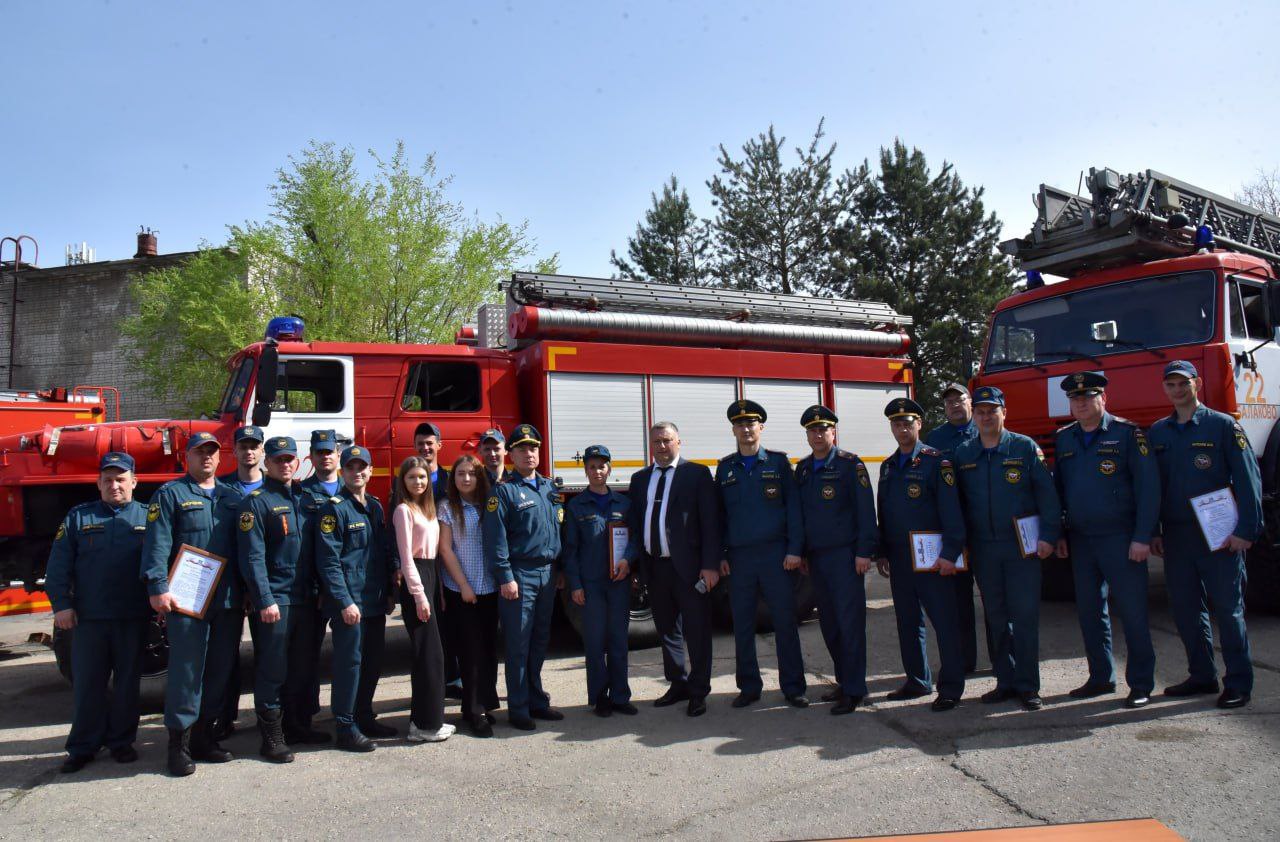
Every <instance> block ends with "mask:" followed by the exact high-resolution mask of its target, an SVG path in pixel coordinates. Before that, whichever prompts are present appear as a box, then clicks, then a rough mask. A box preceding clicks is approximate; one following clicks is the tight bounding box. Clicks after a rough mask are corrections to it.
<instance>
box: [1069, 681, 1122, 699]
mask: <svg viewBox="0 0 1280 842" xmlns="http://www.w3.org/2000/svg"><path fill="white" fill-rule="evenodd" d="M1114 692H1116V683H1115V682H1114V681H1108V682H1107V683H1106V684H1094V683H1093V682H1092V681H1086V682H1085V683H1084V684H1081V685H1080V686H1079V687H1077V688H1076V689H1074V690H1072V691H1071V692H1069V693H1067V695H1068V696H1070V697H1071V698H1073V699H1092V698H1094V697H1096V696H1105V695H1107V694H1108V693H1114Z"/></svg>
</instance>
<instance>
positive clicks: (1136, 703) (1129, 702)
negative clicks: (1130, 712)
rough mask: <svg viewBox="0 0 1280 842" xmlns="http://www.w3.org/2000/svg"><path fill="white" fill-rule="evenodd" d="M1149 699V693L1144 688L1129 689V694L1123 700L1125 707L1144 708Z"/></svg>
mask: <svg viewBox="0 0 1280 842" xmlns="http://www.w3.org/2000/svg"><path fill="white" fill-rule="evenodd" d="M1150 701H1151V694H1150V693H1148V692H1147V691H1146V690H1130V691H1129V696H1128V697H1127V698H1126V699H1125V700H1124V706H1125V707H1127V708H1144V707H1146V706H1147V704H1148V703H1149V702H1150Z"/></svg>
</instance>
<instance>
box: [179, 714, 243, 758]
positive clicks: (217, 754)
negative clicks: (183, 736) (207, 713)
mask: <svg viewBox="0 0 1280 842" xmlns="http://www.w3.org/2000/svg"><path fill="white" fill-rule="evenodd" d="M214 730H215V725H214V722H213V720H209V719H202V720H200V721H199V722H197V723H196V724H195V726H194V727H193V728H192V729H191V743H190V745H191V759H192V760H199V761H200V762H201V763H227V762H229V761H231V760H234V759H235V755H233V754H232V753H231V752H229V751H227V750H226V749H225V748H223V747H222V746H220V745H218V741H217V739H216V738H214V736H213V732H214Z"/></svg>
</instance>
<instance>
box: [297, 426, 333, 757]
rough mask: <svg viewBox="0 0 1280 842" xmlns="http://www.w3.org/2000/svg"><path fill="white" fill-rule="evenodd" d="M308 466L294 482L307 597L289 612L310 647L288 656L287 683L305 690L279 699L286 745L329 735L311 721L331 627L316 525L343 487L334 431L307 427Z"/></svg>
mask: <svg viewBox="0 0 1280 842" xmlns="http://www.w3.org/2000/svg"><path fill="white" fill-rule="evenodd" d="M311 467H312V469H313V473H312V474H311V476H309V477H307V478H306V479H304V480H303V481H302V482H300V483H298V488H299V490H300V491H301V492H302V498H301V500H300V501H299V503H298V518H299V527H298V529H299V531H300V532H301V534H302V547H301V549H300V550H299V555H298V570H299V572H300V574H301V575H303V576H305V578H306V588H307V592H308V593H309V594H310V596H309V597H308V600H307V601H306V602H305V603H300V604H295V605H294V606H293V608H292V611H293V613H294V614H297V615H299V619H298V623H299V625H300V626H307V627H309V628H310V629H311V645H310V648H309V649H308V650H307V651H306V653H305V654H299V655H298V656H297V657H290V658H289V666H288V677H287V678H286V679H285V686H286V687H289V688H292V687H299V688H304V689H303V690H302V692H303V696H302V698H300V699H298V700H297V702H296V704H291V703H290V701H289V700H288V699H287V698H285V699H284V700H283V702H284V705H283V712H284V739H285V742H286V743H288V744H289V745H302V744H321V743H327V742H329V740H330V739H331V737H330V735H329V734H328V733H327V732H325V731H321V730H319V729H318V728H312V727H311V720H312V718H313V717H314V716H315V715H316V714H317V713H319V712H320V650H321V649H322V648H323V646H324V635H325V630H326V629H327V628H328V627H329V618H328V617H327V616H325V613H324V611H323V610H322V609H321V601H322V600H321V596H320V581H319V578H318V576H317V574H316V526H317V525H318V524H319V523H320V513H321V509H323V508H324V505H325V503H327V502H329V498H330V497H333V496H335V495H337V493H338V491H339V490H341V488H342V477H341V475H340V474H339V473H338V471H339V468H338V434H337V432H336V431H334V430H312V431H311ZM301 584H302V582H301V581H300V582H299V585H301ZM304 613H305V614H306V615H308V616H307V617H305V618H304V617H302V616H301V615H302V614H304Z"/></svg>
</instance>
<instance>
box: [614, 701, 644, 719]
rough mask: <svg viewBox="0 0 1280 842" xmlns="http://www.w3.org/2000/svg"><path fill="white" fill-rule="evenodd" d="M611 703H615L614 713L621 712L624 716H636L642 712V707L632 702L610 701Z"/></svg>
mask: <svg viewBox="0 0 1280 842" xmlns="http://www.w3.org/2000/svg"><path fill="white" fill-rule="evenodd" d="M610 704H612V705H613V712H614V713H620V714H623V715H624V716H635V715H636V714H637V713H639V712H640V709H639V708H637V707H636V706H635V705H633V704H631V702H610Z"/></svg>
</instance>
